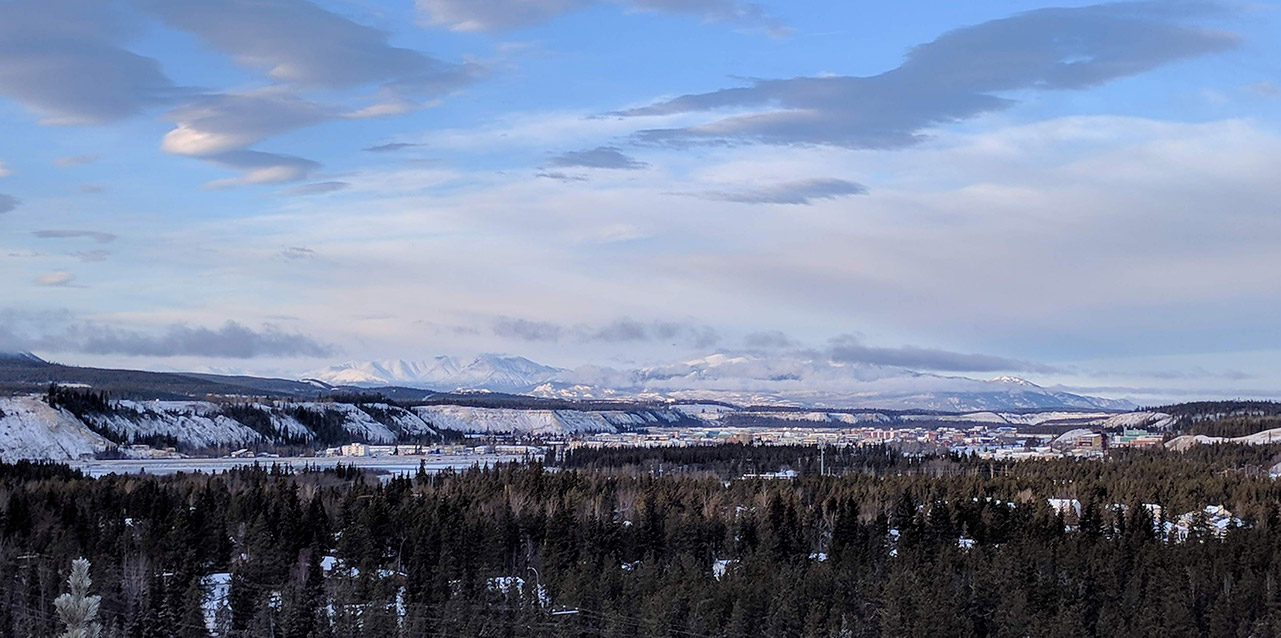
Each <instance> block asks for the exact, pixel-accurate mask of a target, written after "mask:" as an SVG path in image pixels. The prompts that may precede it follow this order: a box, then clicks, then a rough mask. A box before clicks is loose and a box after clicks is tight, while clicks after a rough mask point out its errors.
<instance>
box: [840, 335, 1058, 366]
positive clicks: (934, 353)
mask: <svg viewBox="0 0 1281 638" xmlns="http://www.w3.org/2000/svg"><path fill="white" fill-rule="evenodd" d="M827 354H828V356H829V357H830V358H831V360H832V361H834V362H836V363H866V364H872V365H878V366H893V367H902V368H910V369H913V370H933V371H943V372H1003V371H1023V372H1040V373H1051V372H1057V371H1058V369H1057V368H1054V367H1052V366H1047V365H1042V364H1039V363H1034V362H1030V361H1021V360H1018V359H1007V358H1004V357H996V356H992V355H986V354H965V353H960V352H952V351H949V350H940V349H937V348H920V347H917V346H902V347H899V348H876V347H871V346H867V345H864V344H863V342H862V340H861V339H859V338H858V337H855V336H853V335H842V336H839V337H834V338H832V339H831V340H830V342H829V345H828V349H827Z"/></svg>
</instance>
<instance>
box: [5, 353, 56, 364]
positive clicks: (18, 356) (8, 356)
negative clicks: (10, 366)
mask: <svg viewBox="0 0 1281 638" xmlns="http://www.w3.org/2000/svg"><path fill="white" fill-rule="evenodd" d="M0 361H29V362H31V363H48V361H45V360H44V359H41V358H40V357H37V356H36V355H34V354H32V353H30V352H0Z"/></svg>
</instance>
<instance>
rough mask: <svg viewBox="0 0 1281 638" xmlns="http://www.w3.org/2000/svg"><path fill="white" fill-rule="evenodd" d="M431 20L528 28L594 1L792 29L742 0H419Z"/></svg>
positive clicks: (773, 30)
mask: <svg viewBox="0 0 1281 638" xmlns="http://www.w3.org/2000/svg"><path fill="white" fill-rule="evenodd" d="M417 3H418V8H419V9H420V10H421V11H422V12H423V13H424V14H425V15H426V17H427V19H428V21H429V22H430V23H431V24H435V25H439V26H445V27H449V28H450V29H453V30H455V31H490V30H505V29H516V28H520V27H528V26H532V25H535V24H538V23H540V22H544V21H546V20H549V19H551V18H554V17H556V16H558V15H562V14H565V13H570V12H572V11H577V10H580V9H584V8H587V7H591V6H593V5H601V4H615V5H619V6H621V7H623V8H624V9H627V10H631V11H661V12H665V13H675V14H684V15H691V16H695V17H699V18H702V19H704V20H707V21H709V22H720V23H724V24H727V25H730V26H732V27H738V28H747V29H759V30H763V31H765V32H767V33H769V34H771V35H776V36H782V35H786V34H788V33H790V29H789V28H788V27H787V25H786V24H785V23H784V22H783V21H782V20H781V19H779V18H777V17H774V16H772V15H770V14H769V13H768V12H766V11H765V9H764V7H762V6H761V5H759V4H757V3H755V2H746V1H744V0H606V1H605V2H602V1H600V0H541V1H540V2H529V1H528V0H417Z"/></svg>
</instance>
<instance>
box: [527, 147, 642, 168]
mask: <svg viewBox="0 0 1281 638" xmlns="http://www.w3.org/2000/svg"><path fill="white" fill-rule="evenodd" d="M547 164H548V165H549V166H556V167H561V168H567V167H584V168H616V169H623V170H637V169H641V168H645V167H647V166H649V164H646V163H645V162H641V161H638V160H636V159H635V158H632V157H630V156H627V155H624V154H623V152H622V150H620V149H618V148H617V147H614V146H598V147H596V148H594V149H591V150H590V151H569V152H566V153H561V154H560V155H557V156H555V157H553V158H551V159H549V160H547Z"/></svg>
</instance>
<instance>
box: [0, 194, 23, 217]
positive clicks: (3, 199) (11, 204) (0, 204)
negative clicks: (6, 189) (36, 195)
mask: <svg viewBox="0 0 1281 638" xmlns="http://www.w3.org/2000/svg"><path fill="white" fill-rule="evenodd" d="M21 203H22V202H21V200H18V199H17V198H15V197H13V196H11V195H5V194H3V193H0V214H4V213H7V212H9V211H12V210H13V209H15V208H17V207H18V204H21Z"/></svg>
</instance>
